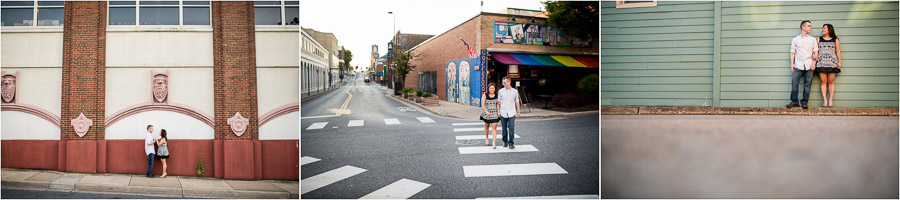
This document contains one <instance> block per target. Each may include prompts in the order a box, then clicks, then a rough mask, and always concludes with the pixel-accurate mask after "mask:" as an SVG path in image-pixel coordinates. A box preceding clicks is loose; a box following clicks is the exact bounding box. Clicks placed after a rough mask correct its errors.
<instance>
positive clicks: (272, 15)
mask: <svg viewBox="0 0 900 200" xmlns="http://www.w3.org/2000/svg"><path fill="white" fill-rule="evenodd" d="M253 15H254V16H255V19H254V20H255V21H256V25H297V26H299V25H300V1H254V2H253Z"/></svg>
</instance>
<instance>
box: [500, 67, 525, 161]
mask: <svg viewBox="0 0 900 200" xmlns="http://www.w3.org/2000/svg"><path fill="white" fill-rule="evenodd" d="M509 82H510V79H509V77H508V76H507V77H503V88H502V89H500V91H499V92H497V99H498V100H499V101H500V110H499V111H500V127H502V128H503V131H502V132H503V134H502V135H503V147H506V145H507V144H509V148H510V149H515V148H516V146H515V145H513V139H515V138H516V137H515V135H516V134H515V132H514V131H515V126H516V117H519V107H520V103H519V91H518V90H516V89H515V88H512V86H510V83H509ZM507 133H508V134H507ZM507 138H508V139H507Z"/></svg>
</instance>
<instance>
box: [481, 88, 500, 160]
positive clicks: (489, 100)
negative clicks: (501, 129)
mask: <svg viewBox="0 0 900 200" xmlns="http://www.w3.org/2000/svg"><path fill="white" fill-rule="evenodd" d="M487 88H488V91H487V92H485V93H484V94H482V95H481V110H482V111H484V112H483V113H482V115H481V117H479V118H481V120H483V121H484V146H491V144H488V127H490V128H491V130H493V131H494V142H493V144H494V149H497V122H500V113H499V112H498V111H499V110H500V104H498V99H497V86H495V85H494V83H490V84H488V86H487Z"/></svg>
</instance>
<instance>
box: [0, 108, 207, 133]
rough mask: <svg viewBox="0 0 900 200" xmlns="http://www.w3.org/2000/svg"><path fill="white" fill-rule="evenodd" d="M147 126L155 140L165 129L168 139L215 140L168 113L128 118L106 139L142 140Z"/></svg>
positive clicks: (189, 120)
mask: <svg viewBox="0 0 900 200" xmlns="http://www.w3.org/2000/svg"><path fill="white" fill-rule="evenodd" d="M4 117H5V116H4ZM4 120H5V119H4ZM4 123H5V122H4ZM148 124H149V125H153V136H154V137H157V138H158V137H159V131H160V130H162V129H166V133H167V134H168V136H167V137H168V138H169V139H215V138H214V133H215V130H213V128H212V127H209V125H206V124H205V123H203V122H202V121H200V120H197V119H195V118H193V117H190V116H187V115H184V114H181V113H177V112H170V111H147V112H141V113H137V114H134V115H131V116H128V117H126V118H124V119H122V120H119V121H117V122H116V123H114V124H112V126H109V127H106V139H108V140H110V139H144V134H145V133H146V132H147V125H148ZM57 137H58V136H57Z"/></svg>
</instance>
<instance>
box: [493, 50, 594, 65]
mask: <svg viewBox="0 0 900 200" xmlns="http://www.w3.org/2000/svg"><path fill="white" fill-rule="evenodd" d="M491 56H493V57H494V59H497V61H500V62H501V63H503V64H507V65H538V66H565V67H584V68H599V67H600V60H598V59H597V57H592V56H559V55H534V54H517V53H491Z"/></svg>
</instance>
